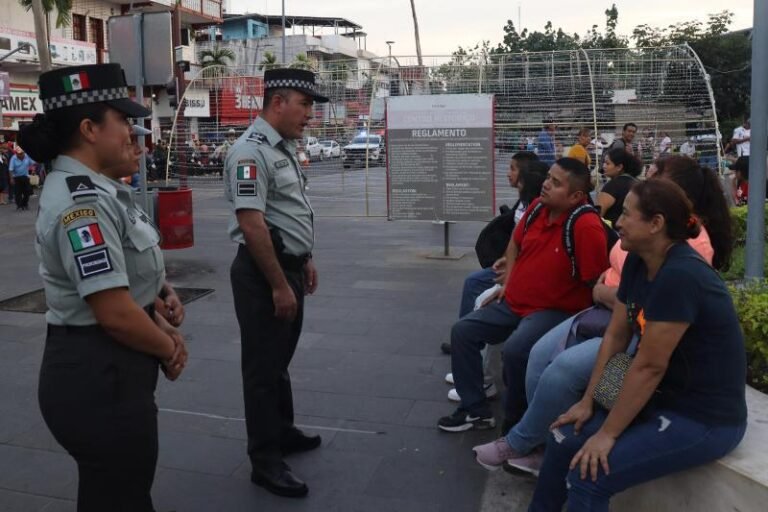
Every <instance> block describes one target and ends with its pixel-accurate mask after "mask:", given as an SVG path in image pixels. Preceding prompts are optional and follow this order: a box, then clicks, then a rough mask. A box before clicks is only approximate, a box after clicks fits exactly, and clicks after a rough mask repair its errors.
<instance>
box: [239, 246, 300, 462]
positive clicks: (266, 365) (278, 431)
mask: <svg viewBox="0 0 768 512" xmlns="http://www.w3.org/2000/svg"><path fill="white" fill-rule="evenodd" d="M283 271H284V273H285V277H286V279H287V280H288V284H289V285H290V286H291V288H292V289H293V293H294V294H295V295H296V302H297V303H298V310H297V313H296V318H295V319H294V320H293V321H292V322H288V321H284V320H279V319H277V318H276V317H275V306H274V303H273V301H272V287H271V285H270V284H269V282H268V281H267V278H266V277H265V276H264V274H263V273H262V272H261V270H260V269H259V268H258V266H257V265H256V262H255V261H254V260H253V258H252V257H251V255H250V253H249V252H248V249H247V248H246V247H245V245H243V244H240V247H239V249H238V251H237V256H235V260H234V261H233V262H232V267H231V269H230V277H231V279H232V293H233V295H234V300H235V313H236V315H237V321H238V323H239V324H240V339H241V350H242V372H243V398H244V400H245V425H246V430H247V433H248V456H249V458H250V459H251V463H252V464H253V465H254V466H257V467H258V466H262V465H265V464H270V463H272V462H275V461H279V460H281V459H282V455H281V452H280V442H281V439H283V438H284V436H285V435H287V434H289V433H290V432H291V431H292V429H293V428H295V427H294V425H293V394H292V393H291V378H290V375H288V365H289V364H290V362H291V359H292V358H293V354H294V352H295V351H296V344H297V343H298V341H299V336H300V334H301V325H302V321H303V313H304V284H303V270H302V269H301V268H300V267H295V268H286V266H285V265H284V266H283Z"/></svg>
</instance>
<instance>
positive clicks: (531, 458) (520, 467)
mask: <svg viewBox="0 0 768 512" xmlns="http://www.w3.org/2000/svg"><path fill="white" fill-rule="evenodd" d="M543 462H544V454H543V453H542V452H541V451H538V450H537V451H534V452H531V453H529V454H528V455H526V456H524V457H519V458H516V459H507V462H506V464H505V465H504V469H505V470H506V471H507V472H508V473H514V472H516V471H517V472H523V473H529V474H531V475H533V476H535V477H538V476H539V471H540V470H541V464H542V463H543Z"/></svg>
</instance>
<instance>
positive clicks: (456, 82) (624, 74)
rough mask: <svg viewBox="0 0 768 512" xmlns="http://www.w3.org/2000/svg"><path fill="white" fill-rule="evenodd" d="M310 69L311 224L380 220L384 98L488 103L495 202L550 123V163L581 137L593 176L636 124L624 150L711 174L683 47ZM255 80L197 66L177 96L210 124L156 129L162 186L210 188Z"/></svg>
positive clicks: (254, 98)
mask: <svg viewBox="0 0 768 512" xmlns="http://www.w3.org/2000/svg"><path fill="white" fill-rule="evenodd" d="M309 62H310V64H311V65H312V66H313V67H314V68H315V70H316V71H317V73H318V77H319V81H320V84H321V89H322V91H323V92H324V94H325V95H327V96H328V97H329V98H330V102H329V103H327V104H318V105H316V106H315V112H314V119H313V120H312V122H311V123H310V125H309V127H308V128H307V130H306V132H305V137H304V139H303V141H302V143H301V151H300V153H301V154H302V155H301V156H302V157H306V166H307V168H306V172H307V175H308V176H309V195H310V197H311V199H312V200H313V203H314V205H315V208H316V210H317V211H318V213H319V214H320V215H352V216H357V215H366V216H369V215H376V216H378V215H382V216H383V215H386V213H387V208H386V158H387V155H386V153H387V148H386V134H385V127H386V122H385V104H386V101H387V98H389V97H393V96H402V95H422V94H475V93H485V94H487V93H490V94H494V96H495V112H494V113H495V151H496V153H497V154H496V179H497V187H496V190H497V204H503V203H505V202H510V201H512V200H513V199H514V198H515V197H516V191H513V190H511V189H510V187H509V185H508V184H507V183H506V169H507V167H508V165H509V160H510V158H511V156H512V154H514V153H515V152H516V151H520V150H531V151H537V138H538V134H539V132H540V131H541V130H542V123H543V120H544V119H551V120H552V121H554V123H555V124H556V126H557V129H556V132H555V141H556V148H557V156H561V155H567V153H568V150H569V148H570V146H572V145H573V144H574V143H575V142H576V135H577V132H578V130H579V129H580V128H584V127H586V128H590V129H591V130H592V142H591V144H590V147H589V148H588V149H589V151H590V152H591V153H592V162H593V168H594V170H595V171H597V169H598V167H599V165H600V162H601V158H600V155H601V153H602V151H603V149H604V148H605V147H607V146H608V145H610V143H611V142H612V141H613V140H614V138H615V137H617V136H620V134H621V129H622V126H623V125H624V124H625V123H629V122H632V123H635V124H636V125H637V126H638V132H637V135H636V138H635V140H634V141H633V149H634V151H635V154H636V156H638V157H640V158H641V159H642V161H643V163H644V164H645V165H648V164H650V163H651V162H652V161H653V160H654V159H655V158H657V157H658V156H660V155H661V154H664V153H672V152H682V153H686V154H690V155H691V156H694V157H696V158H699V159H700V160H701V161H702V162H703V163H705V164H707V165H709V166H711V167H713V168H719V165H720V157H719V150H718V148H719V135H718V129H717V119H716V115H715V111H714V105H713V101H714V100H713V99H712V94H711V89H710V86H709V79H708V76H707V75H706V73H705V71H704V70H703V67H702V66H701V63H700V61H699V60H698V57H697V56H696V55H695V53H694V52H693V51H692V50H691V49H690V48H689V47H688V46H687V45H683V46H673V47H663V48H646V49H616V50H596V49H593V50H588V49H584V50H574V51H559V52H543V53H521V54H505V55H496V54H490V55H489V54H478V55H470V56H466V55H454V56H448V57H445V56H443V57H441V56H437V57H426V58H424V61H423V62H424V63H423V64H422V65H418V64H417V62H416V58H415V57H391V58H384V59H379V60H374V61H362V60H345V61H322V60H320V59H319V58H316V57H313V56H312V55H311V54H310V59H309ZM263 73H264V71H263V70H262V69H259V66H258V65H255V64H254V65H251V66H247V67H238V68H234V67H216V68H207V69H206V70H203V71H201V72H200V74H199V76H198V78H196V79H195V80H193V81H192V83H191V84H190V85H189V87H188V89H187V92H186V93H185V94H186V97H187V98H188V99H189V98H190V97H191V98H194V97H198V95H200V94H203V95H207V97H209V98H210V115H209V117H205V118H196V117H186V116H185V110H186V109H187V108H188V104H185V105H184V106H183V107H182V108H181V109H180V110H179V113H178V116H177V121H176V123H175V124H173V123H172V122H171V121H170V120H169V121H168V123H167V125H166V126H163V134H164V138H165V139H166V140H168V138H170V151H168V154H169V157H170V158H169V160H170V165H169V166H168V176H169V177H170V178H177V177H180V176H183V175H188V176H189V180H190V181H191V182H192V183H194V184H197V185H201V184H202V183H215V182H216V180H218V179H220V175H221V164H222V161H223V156H224V155H225V154H226V148H227V147H228V142H227V139H228V138H230V137H233V136H239V134H240V133H242V131H243V130H244V129H245V128H246V127H247V126H248V125H249V124H250V122H252V121H253V119H255V117H256V116H257V115H258V113H259V111H260V110H261V107H262V99H263ZM360 143H362V145H361V144H360ZM361 147H362V148H364V149H362V151H361V149H360V148H361ZM300 159H301V158H300ZM161 174H162V173H161Z"/></svg>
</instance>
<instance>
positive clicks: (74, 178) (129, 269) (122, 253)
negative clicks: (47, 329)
mask: <svg viewBox="0 0 768 512" xmlns="http://www.w3.org/2000/svg"><path fill="white" fill-rule="evenodd" d="M52 168H53V171H52V172H51V173H50V174H49V175H48V179H47V180H46V182H45V188H43V193H42V195H41V197H40V211H39V213H38V217H37V223H36V226H35V227H36V231H37V240H36V244H35V247H36V250H37V254H38V257H39V258H40V275H41V276H42V278H43V283H44V285H45V297H46V302H47V304H48V312H47V313H46V320H47V321H48V323H50V324H54V325H94V324H96V323H97V321H96V318H95V317H94V316H93V312H92V310H91V308H90V306H88V304H87V303H86V302H85V300H84V299H85V297H87V296H88V295H91V294H92V293H96V292H100V291H103V290H109V289H112V288H128V289H129V292H130V294H131V296H132V297H133V299H134V300H135V301H136V303H138V304H139V305H140V306H142V307H145V306H148V305H150V304H152V303H153V301H154V299H155V297H157V295H158V293H159V292H160V289H161V288H162V285H163V281H164V280H165V265H164V263H163V254H162V252H161V251H160V248H159V247H158V245H157V244H158V242H159V241H160V236H159V234H158V232H157V229H156V228H155V227H154V225H153V224H152V222H151V221H150V220H149V218H148V217H147V215H146V214H145V213H144V212H143V211H142V210H141V209H140V208H139V207H138V205H137V204H136V203H135V201H134V196H133V191H132V190H131V188H130V187H129V186H127V185H124V184H122V183H119V182H117V181H115V180H112V179H110V178H108V177H106V176H103V175H100V174H97V173H95V172H93V171H92V170H90V169H89V168H87V167H85V166H84V165H83V164H81V163H80V162H79V161H77V160H75V159H73V158H70V157H67V156H60V157H58V158H57V159H56V160H55V161H54V162H53V166H52ZM68 179H69V181H68Z"/></svg>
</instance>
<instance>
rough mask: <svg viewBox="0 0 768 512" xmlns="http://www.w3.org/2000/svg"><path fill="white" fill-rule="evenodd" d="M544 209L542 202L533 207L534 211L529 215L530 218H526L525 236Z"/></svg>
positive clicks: (524, 225)
mask: <svg viewBox="0 0 768 512" xmlns="http://www.w3.org/2000/svg"><path fill="white" fill-rule="evenodd" d="M542 208H544V205H543V204H541V201H539V202H538V203H536V206H534V207H533V209H532V210H531V211H530V212H529V213H528V216H527V217H526V218H525V224H523V235H525V233H527V232H528V228H529V227H530V226H531V224H533V221H534V220H536V217H538V216H539V214H540V213H541V210H542Z"/></svg>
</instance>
